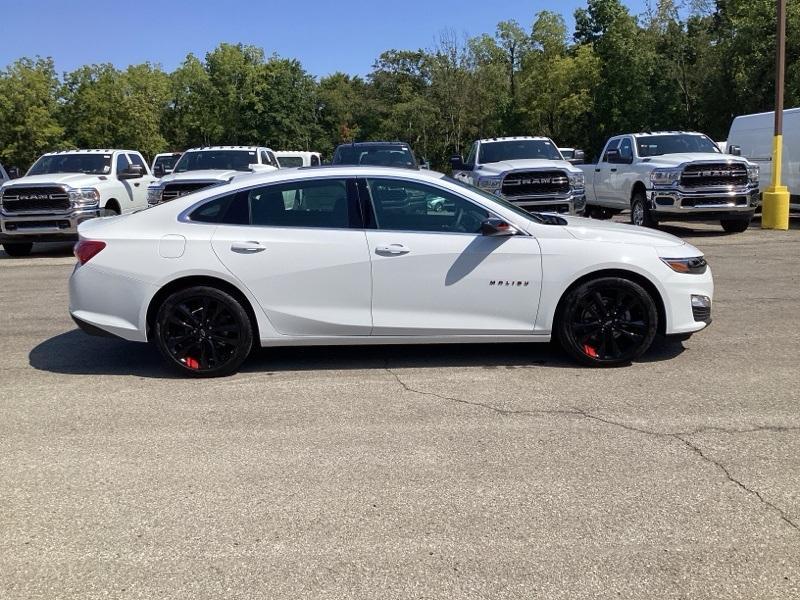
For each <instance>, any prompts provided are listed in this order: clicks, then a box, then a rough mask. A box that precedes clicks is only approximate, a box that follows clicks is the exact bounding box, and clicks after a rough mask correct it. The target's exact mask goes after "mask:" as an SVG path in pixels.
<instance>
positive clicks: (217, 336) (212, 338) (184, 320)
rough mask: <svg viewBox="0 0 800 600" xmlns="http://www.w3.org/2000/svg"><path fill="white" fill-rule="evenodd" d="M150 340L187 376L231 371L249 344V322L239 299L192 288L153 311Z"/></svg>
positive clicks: (216, 375) (239, 364) (170, 362)
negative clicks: (152, 331) (153, 327)
mask: <svg viewBox="0 0 800 600" xmlns="http://www.w3.org/2000/svg"><path fill="white" fill-rule="evenodd" d="M155 341H156V345H157V346H158V349H159V351H160V352H161V355H162V356H163V357H164V359H165V360H166V361H167V363H168V364H169V365H170V366H171V367H172V368H174V369H176V370H178V371H179V372H180V373H182V374H183V375H188V376H191V377H223V376H225V375H230V374H232V373H235V372H236V371H237V370H238V369H239V367H240V366H241V365H242V363H243V362H244V361H245V360H246V359H247V357H248V356H249V354H250V350H251V349H252V347H253V324H252V323H251V321H250V317H249V316H248V314H247V311H246V310H245V309H244V307H243V306H242V305H241V303H240V302H239V301H238V300H237V299H236V298H234V297H233V296H231V295H230V294H228V293H226V292H223V291H222V290H219V289H217V288H213V287H207V286H197V287H191V288H187V289H184V290H180V291H178V292H175V293H174V294H172V295H170V296H169V297H168V298H167V299H166V300H164V302H163V303H162V304H161V306H160V307H159V309H158V312H157V314H156V319H155Z"/></svg>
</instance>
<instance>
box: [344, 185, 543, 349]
mask: <svg viewBox="0 0 800 600" xmlns="http://www.w3.org/2000/svg"><path fill="white" fill-rule="evenodd" d="M359 191H360V192H361V194H362V196H363V197H366V198H367V199H368V200H369V201H370V202H371V204H370V205H369V206H368V207H367V208H368V209H371V210H369V213H368V214H369V215H370V223H369V226H370V228H368V229H367V242H368V245H369V252H370V255H371V258H372V282H373V284H372V289H373V296H372V318H373V325H374V328H373V334H374V335H489V334H527V333H531V332H532V330H533V324H534V320H535V318H536V311H537V308H538V304H539V293H540V288H541V279H542V278H541V253H540V249H539V244H538V242H537V241H536V239H535V238H533V237H531V236H528V235H519V236H510V237H491V236H484V235H482V234H481V233H480V227H481V223H482V222H483V221H484V220H485V219H486V218H488V217H489V216H493V215H491V214H490V213H489V212H488V211H487V210H486V209H485V208H483V207H481V206H479V205H477V204H475V203H473V202H472V201H470V200H469V199H466V198H464V197H462V196H460V195H457V194H455V193H453V192H451V191H449V190H445V189H443V188H439V187H437V186H434V185H430V184H427V183H423V182H419V181H410V180H404V179H401V178H396V179H395V178H369V179H367V180H361V181H360V182H359Z"/></svg>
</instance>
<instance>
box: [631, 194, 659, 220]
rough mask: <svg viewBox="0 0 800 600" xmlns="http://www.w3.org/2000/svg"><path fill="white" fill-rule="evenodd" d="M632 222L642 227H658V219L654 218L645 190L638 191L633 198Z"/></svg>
mask: <svg viewBox="0 0 800 600" xmlns="http://www.w3.org/2000/svg"><path fill="white" fill-rule="evenodd" d="M631 223H632V224H633V225H639V226H640V227H657V226H658V221H656V220H655V219H654V218H653V214H652V213H651V212H650V207H648V206H647V198H645V196H644V192H641V191H639V192H636V193H635V194H634V195H633V198H631Z"/></svg>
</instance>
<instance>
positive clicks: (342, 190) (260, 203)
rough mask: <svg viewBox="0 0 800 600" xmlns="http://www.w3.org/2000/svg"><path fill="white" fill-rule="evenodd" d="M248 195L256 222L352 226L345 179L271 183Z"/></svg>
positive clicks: (255, 223)
mask: <svg viewBox="0 0 800 600" xmlns="http://www.w3.org/2000/svg"><path fill="white" fill-rule="evenodd" d="M245 194H246V201H247V205H248V207H249V210H250V223H251V224H252V225H263V226H272V227H323V228H337V229H340V228H347V227H350V226H351V213H352V211H351V210H350V201H349V195H348V183H347V180H345V179H320V180H311V181H300V182H290V183H283V184H276V185H269V186H264V187H260V188H255V189H253V190H249V191H247V192H245Z"/></svg>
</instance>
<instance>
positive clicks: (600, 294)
mask: <svg viewBox="0 0 800 600" xmlns="http://www.w3.org/2000/svg"><path fill="white" fill-rule="evenodd" d="M657 330H658V310H657V308H656V303H655V301H654V300H653V298H652V297H651V296H650V294H649V293H648V292H647V290H645V289H644V288H643V287H642V286H640V285H639V284H638V283H635V282H633V281H630V280H629V279H624V278H621V277H599V278H597V279H592V280H590V281H587V282H585V283H582V284H580V285H579V286H577V287H575V288H573V289H572V290H570V291H569V292H567V295H566V296H565V297H564V299H563V301H562V308H561V310H560V311H559V314H558V315H557V323H556V328H555V331H556V335H557V337H558V341H559V343H560V344H561V347H562V348H564V350H565V351H566V352H567V353H568V354H569V355H570V356H572V357H573V358H575V359H576V360H577V361H578V362H580V363H582V364H585V365H589V366H593V367H616V366H620V365H627V364H629V363H630V362H631V361H632V360H635V359H637V358H639V357H640V356H641V355H642V354H644V353H645V352H646V351H647V350H648V348H650V346H651V345H652V343H653V339H654V338H655V336H656V332H657Z"/></svg>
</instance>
